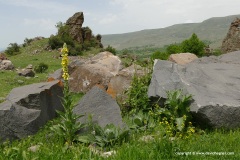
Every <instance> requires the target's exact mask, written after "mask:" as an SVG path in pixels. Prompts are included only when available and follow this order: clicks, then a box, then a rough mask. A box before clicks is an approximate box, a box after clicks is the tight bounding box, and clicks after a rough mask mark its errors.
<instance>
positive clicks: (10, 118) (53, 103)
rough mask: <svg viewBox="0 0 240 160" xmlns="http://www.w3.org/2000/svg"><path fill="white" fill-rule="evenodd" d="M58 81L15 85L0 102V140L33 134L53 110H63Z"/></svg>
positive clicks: (52, 114)
mask: <svg viewBox="0 0 240 160" xmlns="http://www.w3.org/2000/svg"><path fill="white" fill-rule="evenodd" d="M62 96H63V92H62V87H61V86H60V84H59V83H58V81H52V82H44V83H37V84H31V85H26V86H22V87H18V88H14V89H13V90H12V91H11V92H10V94H9V95H8V96H7V98H6V101H4V102H3V103H1V104H0V140H6V139H10V140H12V139H19V138H23V137H26V136H28V135H32V134H34V133H36V132H37V131H38V130H39V128H40V127H42V126H43V125H44V124H46V122H47V121H48V120H50V119H53V118H54V117H56V110H63V106H62V104H61V98H60V97H62Z"/></svg>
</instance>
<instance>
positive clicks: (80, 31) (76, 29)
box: [66, 12, 102, 48]
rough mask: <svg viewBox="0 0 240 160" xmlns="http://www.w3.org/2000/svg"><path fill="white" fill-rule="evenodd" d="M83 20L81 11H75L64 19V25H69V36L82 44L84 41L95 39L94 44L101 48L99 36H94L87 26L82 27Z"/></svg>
mask: <svg viewBox="0 0 240 160" xmlns="http://www.w3.org/2000/svg"><path fill="white" fill-rule="evenodd" d="M83 22H84V15H83V12H77V13H75V14H74V15H73V16H72V17H70V18H69V19H68V20H67V21H66V25H67V26H69V34H70V35H71V37H72V38H73V39H74V40H75V41H77V42H79V43H80V44H83V43H84V42H85V41H91V40H93V39H94V40H95V42H96V44H95V45H96V46H98V47H101V48H102V44H101V36H97V37H95V36H94V35H93V34H92V30H91V29H90V28H89V27H82V25H83Z"/></svg>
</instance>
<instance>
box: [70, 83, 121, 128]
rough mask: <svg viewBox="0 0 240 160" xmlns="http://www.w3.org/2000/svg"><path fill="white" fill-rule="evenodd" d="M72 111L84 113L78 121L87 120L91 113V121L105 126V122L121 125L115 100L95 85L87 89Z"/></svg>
mask: <svg viewBox="0 0 240 160" xmlns="http://www.w3.org/2000/svg"><path fill="white" fill-rule="evenodd" d="M73 113H75V114H77V115H85V116H84V117H82V118H81V119H80V120H79V121H80V122H82V123H85V122H87V120H88V117H89V115H92V120H93V123H97V124H99V125H100V126H101V127H105V126H106V125H107V124H114V125H115V126H119V127H123V122H122V117H121V111H120V107H119V106H118V104H117V102H116V101H115V100H114V99H113V98H112V97H111V96H110V95H108V94H107V93H106V91H104V90H103V89H100V88H99V87H97V86H95V87H93V88H92V89H91V90H90V91H88V92H87V93H86V94H85V95H84V96H83V98H82V99H81V100H80V102H79V103H78V105H77V106H75V108H74V110H73Z"/></svg>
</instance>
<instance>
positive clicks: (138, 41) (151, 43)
mask: <svg viewBox="0 0 240 160" xmlns="http://www.w3.org/2000/svg"><path fill="white" fill-rule="evenodd" d="M236 17H240V15H232V16H227V17H215V18H210V19H207V20H205V21H203V22H201V23H187V24H186V23H185V24H176V25H173V26H170V27H166V28H160V29H149V30H142V31H137V32H131V33H124V34H111V35H103V36H102V43H103V45H104V46H107V45H111V46H113V47H114V48H116V49H124V48H134V47H145V46H148V47H163V46H164V45H169V44H172V43H179V42H181V41H183V40H185V39H187V38H189V37H190V36H191V35H192V33H196V34H197V35H198V37H199V38H200V39H201V40H203V41H208V42H210V47H212V48H218V47H220V46H221V44H222V41H223V39H224V37H225V36H226V34H227V31H228V29H229V27H230V24H231V22H232V21H233V20H234V19H235V18H236Z"/></svg>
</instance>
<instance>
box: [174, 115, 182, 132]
mask: <svg viewBox="0 0 240 160" xmlns="http://www.w3.org/2000/svg"><path fill="white" fill-rule="evenodd" d="M175 123H176V125H177V129H178V130H179V131H182V130H183V128H184V120H183V117H180V118H176V119H175Z"/></svg>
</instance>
